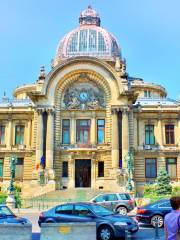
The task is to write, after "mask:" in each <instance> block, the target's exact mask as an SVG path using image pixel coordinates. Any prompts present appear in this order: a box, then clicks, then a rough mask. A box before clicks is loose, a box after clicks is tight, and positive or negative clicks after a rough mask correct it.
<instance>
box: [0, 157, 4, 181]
mask: <svg viewBox="0 0 180 240" xmlns="http://www.w3.org/2000/svg"><path fill="white" fill-rule="evenodd" d="M3 166H4V159H2V158H0V178H2V177H3Z"/></svg>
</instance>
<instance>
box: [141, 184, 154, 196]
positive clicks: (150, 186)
mask: <svg viewBox="0 0 180 240" xmlns="http://www.w3.org/2000/svg"><path fill="white" fill-rule="evenodd" d="M154 193H156V185H155V184H147V185H145V186H144V196H147V195H151V194H154Z"/></svg>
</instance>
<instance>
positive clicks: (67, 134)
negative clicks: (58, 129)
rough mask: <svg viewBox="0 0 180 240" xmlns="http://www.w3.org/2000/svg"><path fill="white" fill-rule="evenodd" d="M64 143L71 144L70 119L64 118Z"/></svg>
mask: <svg viewBox="0 0 180 240" xmlns="http://www.w3.org/2000/svg"><path fill="white" fill-rule="evenodd" d="M62 143H63V144H69V143H70V120H69V119H63V121H62Z"/></svg>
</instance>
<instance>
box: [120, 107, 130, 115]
mask: <svg viewBox="0 0 180 240" xmlns="http://www.w3.org/2000/svg"><path fill="white" fill-rule="evenodd" d="M121 111H122V114H123V115H128V114H129V112H130V108H129V107H123V108H121Z"/></svg>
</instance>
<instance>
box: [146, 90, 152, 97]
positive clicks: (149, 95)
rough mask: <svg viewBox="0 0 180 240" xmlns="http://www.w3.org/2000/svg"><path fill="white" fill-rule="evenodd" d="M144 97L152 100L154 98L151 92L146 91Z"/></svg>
mask: <svg viewBox="0 0 180 240" xmlns="http://www.w3.org/2000/svg"><path fill="white" fill-rule="evenodd" d="M144 97H145V98H151V97H152V94H151V91H148V90H145V91H144Z"/></svg>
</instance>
